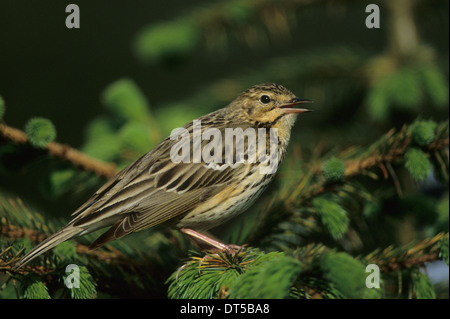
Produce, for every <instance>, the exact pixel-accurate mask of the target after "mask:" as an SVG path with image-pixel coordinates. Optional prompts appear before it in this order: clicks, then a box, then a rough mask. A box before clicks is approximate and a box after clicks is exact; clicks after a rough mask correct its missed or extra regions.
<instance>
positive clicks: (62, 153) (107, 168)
mask: <svg viewBox="0 0 450 319" xmlns="http://www.w3.org/2000/svg"><path fill="white" fill-rule="evenodd" d="M0 137H3V138H4V139H6V140H9V141H13V142H15V143H17V144H26V143H28V137H27V135H26V134H25V132H23V131H21V130H18V129H16V128H13V127H10V126H7V125H5V124H1V123H0ZM45 150H47V152H48V153H49V154H51V155H52V156H54V157H57V158H61V159H63V160H65V161H69V162H71V163H72V164H74V165H75V166H77V167H81V168H82V169H84V170H86V171H89V172H94V173H95V174H97V175H99V176H103V177H106V178H111V177H113V176H114V175H115V174H116V172H117V169H116V165H115V164H113V163H105V162H102V161H99V160H97V159H94V158H92V157H89V156H87V155H86V154H83V153H82V152H80V151H78V150H76V149H74V148H72V147H70V146H69V145H66V144H60V143H57V142H50V143H48V144H47V146H46V147H45Z"/></svg>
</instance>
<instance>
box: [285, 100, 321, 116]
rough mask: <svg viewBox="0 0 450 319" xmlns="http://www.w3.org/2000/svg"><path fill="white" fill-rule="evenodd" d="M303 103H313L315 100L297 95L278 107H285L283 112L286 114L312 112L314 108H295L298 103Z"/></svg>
mask: <svg viewBox="0 0 450 319" xmlns="http://www.w3.org/2000/svg"><path fill="white" fill-rule="evenodd" d="M303 103H313V101H312V100H309V99H299V98H298V97H295V98H293V99H292V100H290V101H289V103H288V104H284V105H280V106H279V107H278V108H279V109H283V112H284V113H285V114H288V113H297V114H298V113H305V112H312V110H308V109H298V108H293V107H294V106H297V105H300V104H303Z"/></svg>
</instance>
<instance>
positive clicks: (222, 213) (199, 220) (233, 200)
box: [176, 178, 271, 230]
mask: <svg viewBox="0 0 450 319" xmlns="http://www.w3.org/2000/svg"><path fill="white" fill-rule="evenodd" d="M270 179H271V178H265V179H263V180H260V181H253V182H252V181H249V182H248V183H245V184H241V185H239V186H238V187H235V188H234V189H233V190H231V191H230V190H228V189H225V190H223V191H221V192H220V193H218V194H217V195H215V196H213V197H212V198H210V199H209V200H207V201H205V202H204V203H202V204H201V205H199V206H198V207H197V208H196V209H194V210H193V211H191V212H189V213H188V214H187V215H186V216H184V217H183V218H182V219H181V220H180V221H179V222H178V223H177V225H176V226H177V227H179V228H191V229H194V230H208V229H210V228H213V227H215V226H218V225H220V224H222V223H224V222H226V221H228V220H229V219H231V218H233V217H235V216H237V215H239V214H241V213H243V212H244V211H245V210H246V209H247V208H249V206H251V204H253V203H254V201H255V200H256V199H257V198H258V197H259V195H260V194H261V193H262V191H263V190H264V189H265V188H266V186H267V184H268V183H269V182H270Z"/></svg>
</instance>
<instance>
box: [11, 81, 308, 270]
mask: <svg viewBox="0 0 450 319" xmlns="http://www.w3.org/2000/svg"><path fill="white" fill-rule="evenodd" d="M307 102H311V101H310V100H307V99H300V98H297V97H296V96H295V95H294V94H293V93H292V92H291V91H289V90H288V89H286V88H285V87H283V86H281V85H278V84H274V83H267V84H260V85H256V86H253V87H251V88H249V89H248V90H246V91H244V92H242V93H241V94H240V95H239V96H238V97H237V98H236V99H235V100H234V101H232V102H231V103H230V104H229V105H228V106H226V107H225V108H222V109H219V110H217V111H215V112H212V113H209V114H207V115H204V116H202V117H200V118H198V119H197V120H194V121H192V122H190V123H188V124H186V125H185V126H184V127H183V128H182V130H181V131H179V132H184V133H183V134H184V135H183V134H181V135H180V136H178V137H179V138H174V137H173V136H172V135H171V136H170V137H167V138H166V139H164V140H163V141H162V142H161V143H160V144H159V145H158V146H156V147H155V148H154V149H152V150H151V151H149V152H148V153H147V154H145V155H143V156H142V157H141V158H139V159H137V160H136V161H135V162H133V163H131V164H130V165H129V166H128V167H126V168H125V169H123V170H122V171H121V172H119V173H118V174H117V175H116V176H115V177H113V178H112V179H111V180H109V181H108V182H107V183H106V184H105V185H104V186H103V187H101V188H100V189H99V190H98V191H97V192H96V193H95V194H94V195H93V196H92V197H91V198H89V199H88V200H87V201H86V203H85V204H83V205H82V206H81V207H80V208H79V209H78V210H76V211H75V212H74V213H73V214H72V216H73V219H72V220H71V221H70V222H69V223H68V224H67V225H66V226H65V227H63V228H62V229H61V230H59V231H58V232H57V233H55V234H53V235H51V236H50V237H48V238H47V239H45V240H44V241H42V242H41V243H40V244H38V245H37V246H36V247H35V248H34V249H32V250H31V251H30V252H28V253H27V254H26V255H25V256H24V257H23V258H22V259H21V260H20V261H19V262H18V263H17V264H16V265H15V267H16V268H18V267H21V266H23V265H25V264H26V263H28V262H29V261H30V260H32V259H34V258H36V257H37V256H39V255H40V254H42V253H44V252H46V251H48V250H49V249H52V248H53V247H55V246H56V245H58V244H59V243H61V242H63V241H66V240H68V239H71V238H74V237H78V236H82V235H85V234H88V233H91V232H93V231H96V230H98V229H101V228H105V227H109V229H108V230H106V232H104V233H103V234H102V235H101V236H100V237H99V238H97V239H96V240H95V241H94V242H93V243H92V244H91V246H90V247H91V248H97V247H100V246H102V245H104V244H106V243H108V242H110V241H112V240H114V239H118V238H121V237H123V236H126V235H128V234H131V233H133V232H137V231H139V230H143V229H146V228H149V227H152V226H155V225H160V224H163V225H169V226H173V227H176V228H178V229H179V230H181V231H182V232H183V233H185V234H187V235H189V236H190V237H192V238H194V240H196V241H199V242H202V243H203V244H207V245H208V246H212V247H214V248H217V249H221V250H223V249H229V247H231V246H232V245H225V244H223V243H221V242H219V241H217V240H215V239H212V238H210V237H208V236H206V235H205V234H202V233H201V231H205V230H208V229H210V228H213V227H215V226H217V225H220V224H222V223H224V222H225V221H227V220H229V219H230V218H233V217H235V216H237V215H238V214H240V213H242V212H244V211H245V210H246V209H247V208H248V207H249V206H250V205H251V204H252V203H253V202H254V201H255V200H256V199H257V198H258V196H259V195H260V194H261V193H262V191H263V190H264V189H265V187H266V186H267V185H268V183H269V182H270V181H271V180H272V179H273V177H274V175H275V174H274V172H275V171H276V168H277V167H278V164H279V163H280V162H281V161H282V159H283V158H284V156H285V153H286V148H287V146H288V143H289V138H290V135H291V129H292V127H293V125H294V122H295V120H296V118H297V115H298V114H300V113H304V112H308V111H309V110H307V109H302V108H298V107H297V106H298V105H300V104H302V103H307ZM196 123H197V124H200V126H201V127H200V126H199V125H197V127H196ZM196 128H198V129H200V133H201V134H203V133H205V134H206V133H207V132H209V133H208V134H206V135H208V136H209V139H208V138H203V137H204V136H203V137H202V139H200V140H198V138H199V136H198V132H196ZM227 129H228V130H232V132H234V133H236V132H237V133H243V134H244V136H239V134H237V133H236V134H235V136H234V137H233V139H232V140H231V141H230V140H229V139H228V140H227V138H226V137H227V136H229V135H230V134H229V132H227ZM251 132H254V133H255V134H256V136H257V137H258V140H256V139H252V138H251V137H252V135H251V134H250V133H251ZM196 134H197V136H195V135H196ZM217 134H218V135H217ZM227 134H228V135H227ZM241 135H242V134H241ZM200 136H201V135H200ZM212 136H214V140H215V143H213V142H212V140H213V139H212ZM180 137H181V139H182V138H186V141H188V142H186V143H184V144H180V143H181V142H180ZM219 137H221V138H219ZM224 137H225V138H224ZM261 137H262V139H261ZM196 138H197V142H196ZM255 144H257V145H255ZM185 146H186V147H190V148H191V149H190V152H188V153H187V155H186V154H185V156H184V158H183V160H174V157H177V158H181V156H179V155H180V152H181V151H183V150H184V147H185ZM207 146H208V147H209V148H208V151H207V152H206V151H205V152H202V149H203V150H204V148H205V147H207ZM174 147H178V148H177V151H174ZM239 147H240V150H241V151H243V156H241V157H239V158H238V156H237V154H238V152H237V150H238V148H239ZM271 147H272V148H273V147H275V148H273V149H274V150H275V152H272V148H271ZM230 150H233V151H236V152H235V153H233V152H231V153H230ZM196 151H200V154H201V155H203V156H198V152H197V155H196V154H195V153H196ZM212 151H214V152H212ZM212 153H214V154H212ZM262 153H264V154H262ZM229 154H232V155H233V156H231V157H230V156H229ZM205 155H211V156H209V157H210V158H213V159H214V161H208V160H207V159H205ZM260 155H267V156H260ZM206 157H208V156H206ZM230 158H231V159H234V162H233V161H230ZM261 159H262V160H261ZM269 166H270V167H272V168H274V170H272V171H270V170H268V168H269ZM264 169H265V170H264Z"/></svg>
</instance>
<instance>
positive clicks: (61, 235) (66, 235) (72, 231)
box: [14, 224, 83, 269]
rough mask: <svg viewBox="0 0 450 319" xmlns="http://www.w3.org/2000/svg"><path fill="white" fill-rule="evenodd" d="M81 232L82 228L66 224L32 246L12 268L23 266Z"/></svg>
mask: <svg viewBox="0 0 450 319" xmlns="http://www.w3.org/2000/svg"><path fill="white" fill-rule="evenodd" d="M81 232H83V229H82V228H80V227H75V226H72V225H71V224H69V225H67V226H66V227H64V228H62V229H61V230H60V231H58V232H57V233H55V234H53V235H51V236H50V237H48V238H47V239H45V240H44V241H42V242H41V243H39V245H37V246H36V247H34V248H33V249H32V250H31V251H29V252H28V253H27V254H26V255H25V256H23V258H22V259H21V260H19V261H18V262H17V263H16V264H15V265H14V269H18V268H20V267H23V266H24V265H25V264H27V263H28V262H30V261H31V260H32V259H34V258H36V257H37V256H39V255H41V254H43V253H45V252H46V251H48V250H50V249H52V248H53V247H55V246H56V245H58V244H59V243H62V242H63V241H66V240H68V239H71V238H74V237H77V236H79V235H80V233H81Z"/></svg>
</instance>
